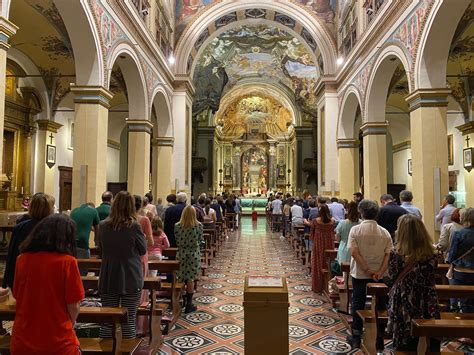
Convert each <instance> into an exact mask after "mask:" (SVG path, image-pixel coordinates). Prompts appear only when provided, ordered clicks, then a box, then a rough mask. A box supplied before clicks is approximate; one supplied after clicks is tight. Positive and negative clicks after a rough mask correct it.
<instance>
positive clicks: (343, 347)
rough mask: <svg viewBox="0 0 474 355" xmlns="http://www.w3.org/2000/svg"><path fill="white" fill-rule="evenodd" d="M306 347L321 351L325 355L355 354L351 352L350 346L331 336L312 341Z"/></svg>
mask: <svg viewBox="0 0 474 355" xmlns="http://www.w3.org/2000/svg"><path fill="white" fill-rule="evenodd" d="M307 346H309V347H311V348H313V349H315V350H318V351H322V352H323V353H325V354H328V353H329V354H334V353H336V354H350V353H354V352H355V351H352V350H351V346H350V345H349V344H348V343H347V342H345V341H344V340H342V339H340V338H336V337H334V336H331V335H328V336H325V337H323V338H321V339H319V340H316V341H313V342H311V343H309V344H307Z"/></svg>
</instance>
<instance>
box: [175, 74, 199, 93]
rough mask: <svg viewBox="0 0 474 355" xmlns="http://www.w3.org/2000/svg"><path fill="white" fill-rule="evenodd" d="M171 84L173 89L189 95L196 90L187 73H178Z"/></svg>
mask: <svg viewBox="0 0 474 355" xmlns="http://www.w3.org/2000/svg"><path fill="white" fill-rule="evenodd" d="M173 84H174V85H173V88H174V90H175V91H186V92H187V93H188V94H189V95H191V96H193V95H194V93H195V92H196V89H195V88H194V85H193V82H192V81H191V79H190V78H189V76H187V75H186V76H185V75H182V76H181V75H178V76H177V77H176V79H175V81H174V83H173Z"/></svg>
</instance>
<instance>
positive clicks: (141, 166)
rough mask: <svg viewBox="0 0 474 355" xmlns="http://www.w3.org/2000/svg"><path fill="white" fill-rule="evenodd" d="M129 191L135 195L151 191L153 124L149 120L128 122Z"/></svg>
mask: <svg viewBox="0 0 474 355" xmlns="http://www.w3.org/2000/svg"><path fill="white" fill-rule="evenodd" d="M127 126H128V174H127V177H128V178H127V189H128V191H129V192H130V193H132V194H134V195H140V196H143V195H145V194H146V193H147V192H148V191H150V136H151V132H152V130H153V124H152V123H151V122H150V121H147V120H127Z"/></svg>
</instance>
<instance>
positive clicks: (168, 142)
mask: <svg viewBox="0 0 474 355" xmlns="http://www.w3.org/2000/svg"><path fill="white" fill-rule="evenodd" d="M151 145H152V146H153V147H173V146H174V137H156V138H153V139H152V140H151Z"/></svg>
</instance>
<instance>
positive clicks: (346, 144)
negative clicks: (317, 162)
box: [336, 138, 360, 149]
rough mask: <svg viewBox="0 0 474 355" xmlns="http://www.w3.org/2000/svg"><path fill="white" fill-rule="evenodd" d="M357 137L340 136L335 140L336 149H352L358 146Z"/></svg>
mask: <svg viewBox="0 0 474 355" xmlns="http://www.w3.org/2000/svg"><path fill="white" fill-rule="evenodd" d="M359 143H360V142H359V140H358V139H350V138H347V139H346V138H340V139H338V140H337V141H336V144H337V149H344V148H345V149H354V148H358V147H359Z"/></svg>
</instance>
